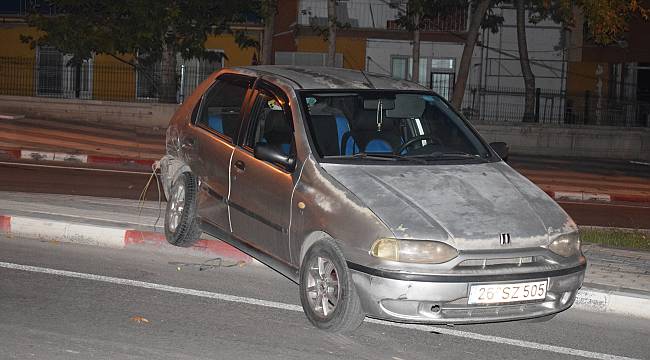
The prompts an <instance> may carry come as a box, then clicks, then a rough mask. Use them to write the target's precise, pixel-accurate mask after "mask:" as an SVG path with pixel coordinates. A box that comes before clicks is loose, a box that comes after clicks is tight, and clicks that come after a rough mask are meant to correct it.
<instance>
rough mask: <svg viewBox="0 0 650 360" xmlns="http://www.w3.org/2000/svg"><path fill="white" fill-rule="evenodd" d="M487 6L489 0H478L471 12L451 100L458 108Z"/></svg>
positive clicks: (463, 94) (461, 101)
mask: <svg viewBox="0 0 650 360" xmlns="http://www.w3.org/2000/svg"><path fill="white" fill-rule="evenodd" d="M489 8H490V0H479V2H478V5H477V6H476V9H474V12H473V13H472V18H471V19H470V23H469V30H468V31H467V39H466V40H465V47H464V48H463V56H462V57H461V59H460V66H459V67H458V79H457V80H456V85H455V86H454V95H453V96H452V100H451V103H452V104H453V105H454V107H456V108H457V109H460V107H461V105H462V104H463V96H465V86H467V78H468V77H469V71H470V66H471V65H472V55H473V54H474V47H475V46H476V41H477V40H478V34H479V30H480V29H481V22H482V21H483V19H484V18H485V14H486V13H487V11H488V9H489Z"/></svg>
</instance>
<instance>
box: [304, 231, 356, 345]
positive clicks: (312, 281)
mask: <svg viewBox="0 0 650 360" xmlns="http://www.w3.org/2000/svg"><path fill="white" fill-rule="evenodd" d="M300 302H301V303H302V308H303V310H304V311H305V315H306V316H307V319H308V320H309V321H310V322H311V323H312V324H313V325H314V326H316V327H317V328H319V329H321V330H325V331H328V332H339V333H346V332H351V331H353V330H355V329H357V328H358V327H359V326H360V325H361V323H362V322H363V319H364V318H365V314H364V312H363V309H362V308H361V300H360V299H359V296H358V295H357V292H356V288H355V286H354V282H353V281H352V276H351V273H350V270H349V269H348V267H347V264H346V262H345V258H344V256H343V252H342V251H341V249H340V248H339V247H338V245H337V244H336V243H335V242H334V240H332V239H324V240H320V241H318V242H316V243H315V244H314V245H312V247H310V248H309V250H307V253H306V254H305V258H304V260H303V262H302V265H301V267H300Z"/></svg>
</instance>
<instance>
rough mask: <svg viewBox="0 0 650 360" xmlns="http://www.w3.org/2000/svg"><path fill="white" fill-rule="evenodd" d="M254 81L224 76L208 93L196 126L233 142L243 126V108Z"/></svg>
mask: <svg viewBox="0 0 650 360" xmlns="http://www.w3.org/2000/svg"><path fill="white" fill-rule="evenodd" d="M252 83H253V79H251V78H248V77H245V76H235V75H223V76H221V77H219V78H218V79H217V80H216V81H215V83H214V84H213V85H212V87H211V88H210V89H209V90H208V91H207V92H206V94H205V95H204V97H203V101H202V103H201V108H200V110H199V114H198V117H197V119H196V124H197V125H199V126H201V127H203V128H206V129H208V130H210V131H214V132H216V133H218V134H221V135H223V136H225V137H226V138H228V139H229V140H233V139H235V138H236V135H237V132H238V131H239V126H240V124H241V108H242V106H243V104H244V100H245V99H246V93H247V91H248V90H249V89H250V88H251V86H252Z"/></svg>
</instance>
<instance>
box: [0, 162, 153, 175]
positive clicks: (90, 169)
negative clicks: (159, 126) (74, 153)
mask: <svg viewBox="0 0 650 360" xmlns="http://www.w3.org/2000/svg"><path fill="white" fill-rule="evenodd" d="M0 165H16V166H28V167H40V168H49V169H69V170H86V171H98V172H112V173H122V174H136V175H151V171H149V172H143V171H129V170H111V169H98V168H88V167H78V166H65V165H45V164H32V163H19V162H10V161H0Z"/></svg>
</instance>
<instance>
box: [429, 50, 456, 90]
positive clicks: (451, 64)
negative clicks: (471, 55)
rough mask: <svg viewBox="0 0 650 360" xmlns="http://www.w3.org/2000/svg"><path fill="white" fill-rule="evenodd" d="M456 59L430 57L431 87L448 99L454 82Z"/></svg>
mask: <svg viewBox="0 0 650 360" xmlns="http://www.w3.org/2000/svg"><path fill="white" fill-rule="evenodd" d="M455 70H456V59H431V76H430V78H431V86H430V87H431V89H432V90H433V91H435V92H436V93H438V95H440V96H442V97H443V98H445V99H447V100H449V99H451V96H452V94H453V92H454V84H455V83H456V72H455Z"/></svg>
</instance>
